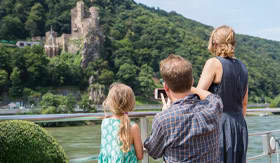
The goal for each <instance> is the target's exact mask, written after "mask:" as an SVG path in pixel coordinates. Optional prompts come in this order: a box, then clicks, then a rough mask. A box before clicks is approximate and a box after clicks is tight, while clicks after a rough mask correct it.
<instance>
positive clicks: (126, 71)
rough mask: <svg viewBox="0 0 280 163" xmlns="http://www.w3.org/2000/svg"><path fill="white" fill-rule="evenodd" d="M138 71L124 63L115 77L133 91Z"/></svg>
mask: <svg viewBox="0 0 280 163" xmlns="http://www.w3.org/2000/svg"><path fill="white" fill-rule="evenodd" d="M138 69H139V68H138V67H137V66H135V65H131V64H127V63H125V64H123V65H121V67H120V69H119V71H118V73H117V77H118V79H119V80H120V81H121V82H122V83H124V84H127V85H130V86H131V87H132V88H133V89H134V88H137V87H138V83H137V79H136V77H137V72H138Z"/></svg>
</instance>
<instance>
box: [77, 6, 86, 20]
mask: <svg viewBox="0 0 280 163" xmlns="http://www.w3.org/2000/svg"><path fill="white" fill-rule="evenodd" d="M84 17H85V4H84V2H83V1H79V2H77V19H78V21H82V20H83V18H84Z"/></svg>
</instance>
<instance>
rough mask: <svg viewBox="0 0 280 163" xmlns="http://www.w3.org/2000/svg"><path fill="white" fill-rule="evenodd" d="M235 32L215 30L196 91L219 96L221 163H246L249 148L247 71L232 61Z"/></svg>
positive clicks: (233, 57) (240, 63) (224, 29)
mask: <svg viewBox="0 0 280 163" xmlns="http://www.w3.org/2000/svg"><path fill="white" fill-rule="evenodd" d="M234 49H235V33H234V31H233V29H232V28H230V27H228V26H221V27H218V28H217V29H215V30H214V31H213V32H212V34H211V37H210V40H209V45H208V50H209V51H210V52H211V53H212V54H213V55H214V56H215V57H213V58H210V59H209V60H208V61H207V62H206V63H205V65H204V68H203V71H202V74H201V77H200V80H199V83H198V86H197V87H198V88H200V89H204V90H209V91H210V92H212V93H214V94H218V95H219V96H220V97H221V98H222V101H223V104H224V109H223V114H222V118H221V121H220V135H219V142H220V153H221V161H220V162H221V163H245V162H246V153H247V147H248V130H247V125H246V121H245V119H244V117H245V115H246V108H247V101H248V71H247V69H246V67H245V65H244V64H243V63H242V62H241V61H240V60H238V59H237V58H235V55H234Z"/></svg>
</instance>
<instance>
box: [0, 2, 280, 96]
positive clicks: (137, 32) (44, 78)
mask: <svg viewBox="0 0 280 163" xmlns="http://www.w3.org/2000/svg"><path fill="white" fill-rule="evenodd" d="M76 1H77V0H39V1H38V0H37V1H35V0H1V1H0V40H3V39H6V40H18V39H26V38H30V37H31V36H37V35H44V33H45V31H46V30H49V29H50V26H53V28H54V30H55V31H57V32H58V33H59V34H61V33H63V32H66V33H69V32H70V9H71V8H72V7H74V6H75V3H76ZM85 3H86V5H87V6H90V5H92V2H90V0H85ZM93 4H94V5H95V6H98V7H99V8H100V23H101V25H102V28H103V31H104V32H103V33H104V35H105V43H104V47H103V50H102V56H101V58H100V59H99V60H98V61H96V62H94V63H92V64H90V65H89V67H88V68H87V69H86V70H82V69H80V68H79V63H78V59H77V57H76V58H75V56H72V55H71V56H68V57H67V56H65V55H62V56H60V57H57V58H54V59H51V60H50V59H47V58H46V60H45V59H42V58H44V57H45V56H44V54H38V53H34V52H33V54H38V55H40V56H41V58H40V57H39V59H41V62H42V63H43V64H45V67H44V66H43V67H44V69H40V71H42V72H45V73H46V74H44V75H40V72H38V73H37V72H36V71H37V69H35V68H34V69H30V68H29V69H28V66H30V63H29V64H26V65H25V67H24V66H23V69H26V71H24V73H25V75H22V74H21V75H18V74H17V73H22V72H18V71H19V70H13V69H14V67H17V65H16V64H14V65H12V63H16V62H14V61H13V62H11V63H10V65H9V66H8V67H9V68H7V66H5V65H4V62H2V61H0V64H2V65H0V90H1V89H2V90H9V89H11V88H13V87H15V86H17V85H18V84H17V82H15V81H13V80H14V78H13V76H16V75H18V76H19V79H21V80H23V78H24V81H25V82H22V83H20V82H19V83H20V85H21V89H24V88H31V89H36V88H37V87H47V86H58V85H60V86H61V85H62V86H63V85H79V86H81V87H82V88H85V87H87V85H86V83H87V82H86V81H87V79H88V78H89V76H91V75H93V76H94V77H95V78H94V79H95V82H96V83H100V84H102V85H109V84H110V83H111V82H113V81H121V82H124V83H127V84H129V85H131V86H132V87H133V89H134V90H135V92H136V94H138V95H139V94H143V95H146V96H151V92H152V89H153V87H154V84H153V80H152V77H156V78H159V77H160V75H159V72H158V69H159V61H160V60H161V59H163V58H165V57H167V56H168V55H169V54H170V53H175V54H178V55H181V56H183V57H185V58H187V59H188V60H190V61H191V62H192V63H193V67H194V77H195V80H196V82H197V80H198V79H199V75H200V73H201V70H202V68H203V65H204V63H205V61H206V60H207V59H208V58H209V57H211V55H210V54H209V52H208V51H207V43H208V39H209V35H210V32H211V31H212V30H213V27H210V26H207V25H203V24H201V23H199V22H196V21H193V20H190V19H187V18H185V17H183V16H181V15H180V14H177V13H175V12H170V13H168V12H165V11H163V10H160V9H155V8H149V7H147V6H145V5H141V4H137V3H135V2H134V1H132V0H95V1H94V2H93ZM1 51H3V50H1ZM8 51H9V54H10V55H14V53H15V52H11V51H16V50H6V53H5V54H7V53H8ZM26 51H28V50H26ZM22 53H24V52H22ZM22 53H21V52H18V53H17V55H23V54H22ZM26 53H32V50H31V52H30V51H29V52H26ZM1 55H2V58H3V56H4V52H0V59H1ZM5 56H6V60H10V61H12V60H17V57H14V58H13V59H11V58H10V59H7V58H9V57H8V56H7V55H5ZM25 56H26V57H27V58H28V57H29V56H28V55H25ZM236 56H237V57H238V58H240V59H241V60H242V62H243V63H245V64H246V65H247V68H248V70H249V99H250V101H252V102H265V101H266V100H268V99H269V98H274V97H275V96H276V95H278V94H279V93H280V75H279V73H278V72H280V66H278V65H279V63H280V42H277V41H270V40H265V39H261V38H257V37H251V36H246V35H237V49H236ZM23 58H24V57H23ZM37 59H38V57H37ZM68 59H69V60H68ZM53 60H56V61H53ZM58 60H59V61H58ZM71 60H75V61H76V62H75V63H72V62H71ZM30 62H31V61H30ZM64 62H67V64H66V63H64ZM32 63H33V62H32ZM58 63H59V64H58ZM54 65H55V66H54ZM63 65H66V66H63ZM40 66H41V68H42V64H40ZM40 66H39V65H38V67H40ZM67 66H69V67H71V71H70V70H68V69H67V68H66V67H67ZM31 67H32V66H31ZM55 68H56V69H55ZM21 69H22V68H21ZM60 69H63V70H64V71H65V73H63V72H61V71H60ZM29 70H30V71H35V72H36V73H35V72H33V73H35V75H37V76H36V80H35V79H34V76H33V78H32V80H31V79H29V78H28V73H29ZM43 70H44V71H43ZM4 71H5V72H4ZM38 71H39V69H38ZM68 71H69V72H68ZM54 72H56V73H54ZM5 73H6V74H5ZM1 74H5V75H2V76H6V78H5V79H6V80H5V82H2V83H5V84H2V86H1ZM54 75H56V76H54ZM65 75H66V76H65ZM76 76H78V77H76ZM2 78H4V77H2ZM72 78H74V79H76V80H71V79H72ZM2 81H4V80H2ZM30 82H32V84H30ZM18 95H19V94H18Z"/></svg>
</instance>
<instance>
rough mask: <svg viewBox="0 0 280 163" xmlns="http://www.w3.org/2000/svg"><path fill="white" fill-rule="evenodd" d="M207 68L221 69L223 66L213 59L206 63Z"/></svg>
mask: <svg viewBox="0 0 280 163" xmlns="http://www.w3.org/2000/svg"><path fill="white" fill-rule="evenodd" d="M205 66H207V67H208V66H209V67H215V68H219V67H221V66H222V64H221V62H220V61H219V60H218V59H217V58H216V57H212V58H209V59H208V60H207V61H206V63H205Z"/></svg>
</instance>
